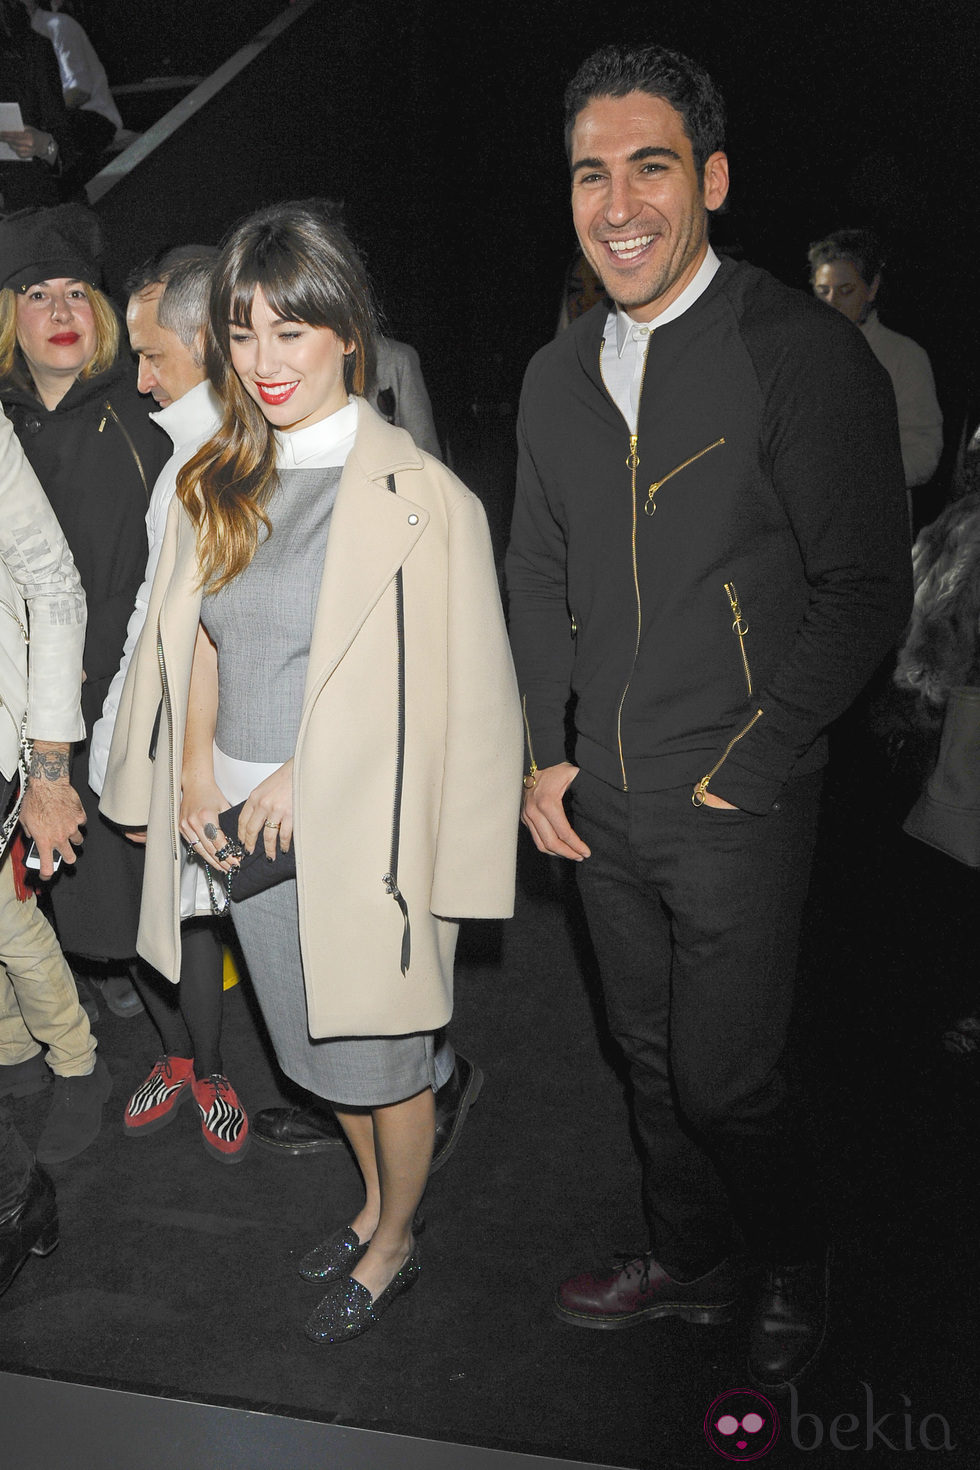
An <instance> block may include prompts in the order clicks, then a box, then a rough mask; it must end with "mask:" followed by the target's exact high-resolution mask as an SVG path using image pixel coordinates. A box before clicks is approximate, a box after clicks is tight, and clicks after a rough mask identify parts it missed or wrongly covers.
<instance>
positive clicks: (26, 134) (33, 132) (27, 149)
mask: <svg viewBox="0 0 980 1470" xmlns="http://www.w3.org/2000/svg"><path fill="white" fill-rule="evenodd" d="M0 142H4V143H8V144H9V145H10V147H11V148H12V149H13V151H14V152H15V153H16V154H17V157H18V158H23V159H28V158H45V157H46V156H47V151H48V144H49V143H52V142H54V139H53V137H52V135H51V134H50V133H42V131H41V129H40V128H17V129H16V130H14V131H11V132H3V133H0Z"/></svg>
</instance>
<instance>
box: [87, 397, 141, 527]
mask: <svg viewBox="0 0 980 1470" xmlns="http://www.w3.org/2000/svg"><path fill="white" fill-rule="evenodd" d="M105 406H106V410H107V413H108V416H109V417H110V418H111V419H112V421H113V423H114V424H116V426H117V427H118V429H119V431H120V433H121V434H122V436H123V438H124V439H125V441H126V443H127V444H128V445H129V452H130V454H131V455H132V456H133V458H134V459H135V461H136V468H137V469H138V470H139V475H140V479H141V480H142V481H143V494H144V495H145V496H146V503H147V505H149V503H150V487H149V485H148V484H147V482H146V473H145V471H144V469H143V461H142V460H141V459H140V457H139V452H138V451H137V448H136V445H135V444H134V443H133V441H132V438H131V437H130V433H129V430H128V429H127V428H126V425H125V424H124V423H123V421H122V419H121V418H120V417H119V415H118V414H117V413H116V410H115V409H114V408H113V406H112V404H111V403H110V402H109V400H108V398H107V399H106V401H105ZM105 425H106V421H105V419H103V420H102V422H101V424H100V425H99V433H100V434H101V433H102V430H103V429H104V428H105Z"/></svg>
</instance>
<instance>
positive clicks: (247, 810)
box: [238, 760, 293, 861]
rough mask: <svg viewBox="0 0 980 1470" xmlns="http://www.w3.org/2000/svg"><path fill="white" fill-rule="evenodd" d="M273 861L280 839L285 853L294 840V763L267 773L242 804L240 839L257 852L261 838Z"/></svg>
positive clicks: (249, 849)
mask: <svg viewBox="0 0 980 1470" xmlns="http://www.w3.org/2000/svg"><path fill="white" fill-rule="evenodd" d="M260 836H261V838H262V843H263V846H264V847H265V855H266V857H267V858H269V859H270V861H271V860H272V859H273V858H275V855H276V841H277V840H278V843H279V846H280V848H281V849H282V851H283V852H288V851H289V844H290V843H291V842H292V840H293V763H292V761H291V760H288V761H286V763H285V765H282V766H280V767H279V769H278V771H273V773H272V775H271V776H266V778H265V780H264V781H261V782H260V783H259V785H258V786H256V788H255V790H254V791H253V792H252V794H251V796H250V797H249V799H248V801H247V802H246V803H245V805H244V806H243V807H242V814H241V816H240V817H239V819H238V840H239V842H241V843H242V844H243V845H244V846H245V847H246V848H247V849H248V851H249V852H254V851H255V844H256V842H257V841H258V839H259V837H260Z"/></svg>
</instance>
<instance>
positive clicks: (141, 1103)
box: [123, 1057, 194, 1138]
mask: <svg viewBox="0 0 980 1470" xmlns="http://www.w3.org/2000/svg"><path fill="white" fill-rule="evenodd" d="M193 1081H194V1063H193V1061H192V1060H190V1059H188V1058H187V1057H161V1058H160V1060H159V1061H158V1062H157V1064H156V1066H155V1067H154V1068H153V1071H152V1072H151V1073H150V1075H149V1076H148V1077H147V1078H146V1079H145V1080H144V1081H143V1082H141V1083H140V1085H139V1087H137V1089H136V1091H135V1092H134V1093H133V1095H132V1097H131V1098H130V1099H129V1102H128V1103H127V1104H126V1111H125V1113H124V1114H123V1128H124V1129H125V1130H126V1132H127V1133H128V1134H129V1135H130V1136H131V1137H134V1138H135V1137H137V1136H139V1137H142V1136H143V1135H144V1134H147V1133H155V1132H156V1131H157V1129H158V1128H163V1127H165V1125H166V1124H167V1123H169V1122H171V1121H172V1119H173V1118H174V1117H175V1116H176V1113H177V1109H178V1108H179V1107H180V1105H181V1103H182V1102H183V1101H184V1099H185V1098H186V1097H187V1096H188V1095H189V1093H190V1090H191V1084H192V1083H193Z"/></svg>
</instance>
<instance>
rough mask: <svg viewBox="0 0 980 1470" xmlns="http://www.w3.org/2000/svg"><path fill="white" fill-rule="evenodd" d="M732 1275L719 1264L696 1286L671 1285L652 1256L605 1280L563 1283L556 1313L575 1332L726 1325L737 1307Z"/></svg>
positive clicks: (690, 1283) (589, 1274) (586, 1276)
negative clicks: (668, 1320)
mask: <svg viewBox="0 0 980 1470" xmlns="http://www.w3.org/2000/svg"><path fill="white" fill-rule="evenodd" d="M735 1296H736V1287H735V1276H734V1273H733V1271H732V1268H731V1266H730V1264H729V1263H728V1261H722V1262H721V1263H720V1264H719V1265H717V1266H715V1267H714V1268H713V1269H712V1270H711V1271H707V1272H705V1274H704V1275H703V1276H699V1277H698V1278H697V1279H696V1280H695V1281H675V1280H674V1278H673V1277H672V1276H668V1274H667V1272H666V1271H665V1270H664V1268H663V1267H662V1266H661V1265H660V1264H659V1262H657V1261H655V1260H654V1259H653V1257H652V1256H650V1255H646V1256H637V1257H636V1259H635V1260H632V1261H626V1262H625V1263H624V1264H623V1265H621V1266H617V1267H615V1268H614V1269H613V1270H611V1271H609V1272H607V1273H606V1274H605V1275H602V1276H600V1275H595V1274H593V1273H592V1272H586V1273H584V1274H583V1275H581V1276H572V1277H570V1278H569V1279H568V1280H567V1281H563V1282H562V1284H561V1286H559V1288H558V1293H557V1295H556V1297H555V1312H556V1313H557V1315H558V1316H559V1317H560V1318H561V1320H562V1321H563V1322H570V1323H571V1324H572V1326H573V1327H603V1328H614V1327H634V1326H636V1324H637V1323H638V1322H646V1321H648V1320H649V1319H651V1318H653V1317H682V1318H683V1319H684V1321H685V1322H697V1323H702V1324H715V1323H721V1322H728V1321H729V1320H730V1319H731V1316H732V1312H733V1309H734V1306H735Z"/></svg>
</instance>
